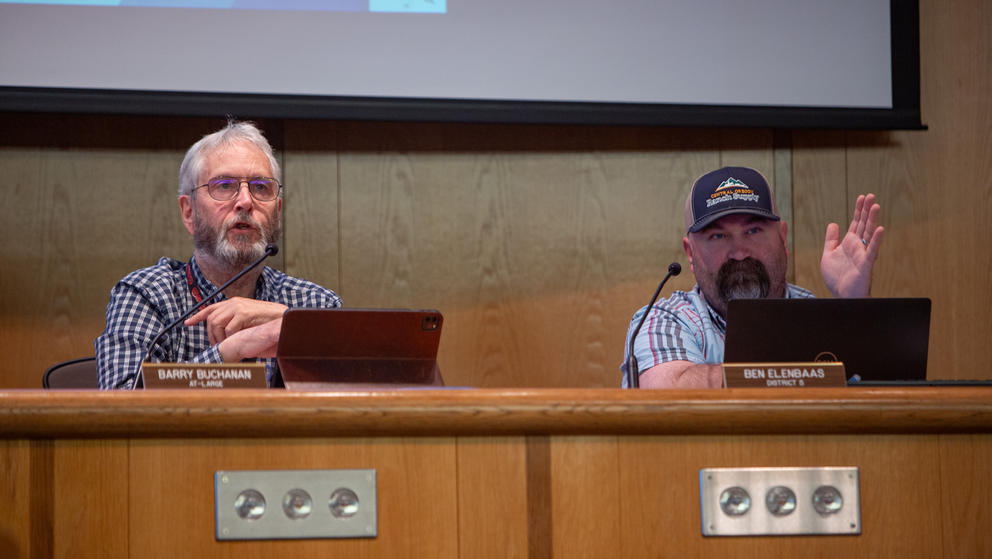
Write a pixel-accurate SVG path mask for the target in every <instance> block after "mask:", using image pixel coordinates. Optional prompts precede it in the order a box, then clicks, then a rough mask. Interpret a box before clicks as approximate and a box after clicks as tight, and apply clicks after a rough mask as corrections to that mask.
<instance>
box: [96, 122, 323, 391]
mask: <svg viewBox="0 0 992 559" xmlns="http://www.w3.org/2000/svg"><path fill="white" fill-rule="evenodd" d="M280 178H281V177H280V172H279V164H278V162H277V161H276V159H275V157H274V156H273V154H272V147H271V146H270V145H269V142H268V141H267V140H266V139H265V137H264V136H263V135H262V133H261V131H259V130H258V128H256V127H255V126H254V125H253V124H252V123H250V122H234V121H232V122H229V123H228V125H227V126H226V127H225V128H223V129H221V130H219V131H217V132H215V133H213V134H209V135H207V136H204V137H203V138H202V139H201V140H200V141H198V142H197V143H196V144H194V145H193V147H191V148H190V149H189V151H188V152H186V157H185V158H184V159H183V162H182V165H181V166H180V168H179V211H180V214H181V216H182V220H183V225H185V226H186V229H187V230H188V231H189V232H190V235H192V236H193V256H192V258H190V260H189V262H179V261H176V260H173V259H171V258H161V259H160V260H159V261H158V262H157V263H156V264H155V265H154V266H151V267H149V268H144V269H141V270H138V271H135V272H132V273H131V274H129V275H128V276H126V277H125V278H124V279H122V280H121V281H119V282H118V283H117V285H116V286H114V288H113V289H112V290H111V293H110V303H109V304H108V305H107V326H106V329H105V330H104V332H103V334H101V335H100V337H98V338H97V339H96V344H95V345H96V358H97V367H98V370H99V380H100V388H103V389H114V388H125V389H127V388H133V387H134V383H135V382H137V380H138V371H139V366H140V363H141V360H142V358H143V357H144V355H145V353H146V352H147V351H148V350H149V345H150V344H151V343H152V340H153V338H155V336H156V335H157V334H158V333H159V332H160V331H161V330H162V329H163V328H164V327H165V326H166V325H168V324H170V323H171V322H173V321H174V320H176V319H178V318H179V317H180V316H182V315H183V313H185V312H186V311H188V310H189V309H190V308H191V307H192V306H193V305H195V304H196V303H197V302H198V301H200V300H202V298H203V297H205V296H207V295H208V294H210V293H213V291H214V290H215V289H216V288H217V286H220V285H223V284H224V283H225V282H227V281H228V280H229V279H231V278H233V277H234V276H235V275H237V273H238V272H240V271H241V270H242V269H244V268H245V267H247V266H248V265H250V264H251V263H252V262H254V261H255V260H257V259H258V258H260V257H261V256H262V255H263V254H264V253H265V248H266V245H268V244H269V243H274V242H277V241H278V239H279V233H280V230H281V217H282V186H281V184H280ZM214 301H215V302H213V303H209V304H208V305H206V306H205V307H203V308H202V309H200V310H199V311H198V312H196V313H195V314H193V315H192V316H191V317H190V318H188V319H187V320H186V321H185V322H184V323H183V325H181V326H178V327H177V328H176V329H175V330H173V331H172V332H170V333H169V334H168V335H167V336H166V337H164V338H163V339H162V340H161V341H160V342H159V343H157V344H156V345H155V347H154V348H151V356H150V360H151V361H158V362H191V363H221V362H237V361H241V360H244V359H252V358H265V361H266V365H267V370H268V375H267V376H268V379H269V384H270V386H279V385H281V379H280V378H279V375H278V369H277V367H276V366H275V359H274V356H275V351H276V345H277V344H278V341H279V332H280V329H281V326H282V315H283V312H285V311H286V309H288V308H291V307H294V308H295V307H310V308H333V307H340V306H341V299H340V297H338V296H337V294H335V293H334V292H333V291H331V290H329V289H325V288H323V287H321V286H319V285H316V284H314V283H311V282H309V281H306V280H302V279H299V278H294V277H291V276H288V275H286V274H284V273H282V272H279V271H278V270H275V269H273V268H269V267H267V266H266V267H261V266H259V267H256V268H254V269H252V270H251V271H249V272H248V273H247V274H245V275H244V276H242V277H241V278H240V279H238V280H237V281H236V282H234V283H233V284H231V286H230V287H228V288H227V289H225V290H224V293H223V294H221V295H218V296H217V297H216V298H215V300H214Z"/></svg>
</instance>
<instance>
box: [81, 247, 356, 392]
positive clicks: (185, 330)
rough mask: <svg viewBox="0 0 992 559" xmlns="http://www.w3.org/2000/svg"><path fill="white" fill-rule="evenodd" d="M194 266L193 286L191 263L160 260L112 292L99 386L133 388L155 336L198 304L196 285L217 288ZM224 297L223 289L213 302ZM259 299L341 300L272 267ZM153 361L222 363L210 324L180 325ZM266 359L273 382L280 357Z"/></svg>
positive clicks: (324, 304)
mask: <svg viewBox="0 0 992 559" xmlns="http://www.w3.org/2000/svg"><path fill="white" fill-rule="evenodd" d="M189 268H190V272H191V274H192V278H193V280H192V281H193V285H192V286H191V285H190V283H189V281H188V280H187V276H186V263H184V262H179V261H177V260H173V259H171V258H161V259H159V261H158V262H157V263H156V264H155V265H154V266H151V267H149V268H143V269H141V270H137V271H135V272H132V273H130V274H128V275H127V276H126V277H125V278H124V279H122V280H120V281H119V282H117V285H115V286H114V288H113V289H112V290H111V291H110V303H109V304H108V305H107V327H106V329H105V330H104V331H103V334H101V335H100V337H98V338H97V339H96V342H95V346H96V362H97V369H98V370H99V378H100V388H102V389H113V388H124V389H128V388H132V387H133V385H134V383H135V381H136V380H137V376H138V367H139V364H140V362H141V359H142V357H144V355H145V352H146V351H148V345H149V344H150V343H151V342H152V339H153V338H154V337H155V336H156V335H157V334H158V333H159V332H160V331H161V330H162V329H163V328H165V326H166V325H168V324H170V323H171V322H172V321H174V320H176V319H177V318H179V317H180V316H182V315H183V313H185V312H186V311H188V310H189V309H190V308H191V307H192V306H193V305H195V304H196V299H195V298H194V296H193V291H194V289H193V287H195V288H196V289H197V290H199V292H200V293H202V294H203V295H204V296H206V295H209V294H210V293H213V292H214V290H215V289H216V286H214V285H213V284H212V283H210V282H209V281H208V280H207V278H206V277H204V276H203V273H202V272H201V271H200V267H199V266H198V265H197V264H196V259H195V258H191V259H190V266H189ZM224 299H225V296H224V294H223V293H221V294H219V295H218V296H217V297H215V298H214V301H222V300H224ZM255 299H259V300H261V301H269V302H273V303H282V304H283V305H286V306H287V307H290V308H298V307H306V308H334V307H340V306H341V298H340V297H338V295H337V294H336V293H334V292H333V291H331V290H329V289H325V288H323V287H321V286H319V285H317V284H315V283H312V282H309V281H306V280H302V279H299V278H294V277H292V276H288V275H286V274H284V273H282V272H280V271H278V270H275V269H273V268H269V267H268V266H266V267H265V268H263V269H262V274H261V275H260V276H259V279H258V284H257V286H256V287H255ZM150 360H151V361H156V362H170V363H183V362H186V363H220V362H221V361H222V359H221V355H220V351H218V350H217V346H216V345H211V344H210V340H209V337H208V334H207V325H206V322H201V323H199V324H196V325H193V326H184V325H182V324H180V325H178V326H177V327H176V328H174V329H173V330H172V331H171V332H169V333H168V334H166V335H165V336H163V337H162V339H161V340H160V341H159V343H158V344H156V346H155V348H154V349H153V350H152V353H151V356H150ZM262 361H264V362H265V364H266V370H267V372H268V373H267V377H268V379H269V382H270V384H271V383H272V381H273V377H274V376H275V375H276V373H277V367H276V362H275V361H276V360H275V359H274V358H269V359H264V360H262Z"/></svg>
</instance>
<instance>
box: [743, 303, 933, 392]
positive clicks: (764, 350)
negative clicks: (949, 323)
mask: <svg viewBox="0 0 992 559" xmlns="http://www.w3.org/2000/svg"><path fill="white" fill-rule="evenodd" d="M929 341H930V299H926V298H908V299H895V298H890V299H883V298H872V299H738V300H733V301H730V303H729V305H728V306H727V338H726V349H725V351H724V362H726V363H776V362H787V361H840V362H842V363H844V369H845V372H846V374H847V378H848V380H849V382H851V383H852V384H853V383H854V382H862V383H863V384H870V383H878V384H900V383H905V384H917V383H922V382H924V381H926V377H927V347H928V345H929Z"/></svg>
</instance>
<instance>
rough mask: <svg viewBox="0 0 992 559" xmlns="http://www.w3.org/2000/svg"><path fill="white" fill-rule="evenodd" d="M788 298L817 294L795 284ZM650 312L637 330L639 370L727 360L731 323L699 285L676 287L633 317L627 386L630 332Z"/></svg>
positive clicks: (624, 381)
mask: <svg viewBox="0 0 992 559" xmlns="http://www.w3.org/2000/svg"><path fill="white" fill-rule="evenodd" d="M785 296H786V298H790V299H793V298H809V297H813V296H814V295H813V294H812V293H810V292H809V291H807V290H806V289H803V288H802V287H798V286H795V285H792V284H788V285H787V287H786V291H785ZM646 312H647V313H649V314H648V317H647V319H645V321H644V326H641V330H640V332H638V333H637V340H636V341H635V342H634V356H635V357H636V358H637V368H638V372H639V373H643V372H644V371H646V370H648V369H650V368H651V367H654V366H655V365H659V364H661V363H667V362H669V361H689V362H691V363H697V364H720V363H723V350H724V340H725V338H726V334H727V323H726V321H725V320H724V318H723V317H722V316H720V315H719V314H717V312H716V311H715V310H713V307H711V306H710V305H709V303H707V302H706V299H705V298H703V295H702V293H701V292H700V291H699V286H698V285H697V286H696V287H694V288H693V289H692V291H689V292H685V291H676V292H674V293H672V295H671V296H670V297H669V298H667V299H663V300H661V301H658V302H656V303H655V304H654V305H653V306H652V307H651V309H650V310H649V309H648V308H647V307H642V308H641V309H640V310H638V311H637V312H636V313H634V317H633V318H632V319H631V321H630V326H629V327H628V328H627V337H626V343H624V360H623V363H621V364H620V372H621V385H622V386H624V387H626V386H627V361H628V357H629V353H628V352H629V349H630V336H631V334H632V333H633V331H634V328H636V327H637V323H638V322H640V320H641V317H642V316H644V313H646Z"/></svg>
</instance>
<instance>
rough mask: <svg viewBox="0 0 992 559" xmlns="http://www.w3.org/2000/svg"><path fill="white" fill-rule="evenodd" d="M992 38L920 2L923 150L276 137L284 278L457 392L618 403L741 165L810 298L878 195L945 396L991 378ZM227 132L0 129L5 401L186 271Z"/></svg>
mask: <svg viewBox="0 0 992 559" xmlns="http://www.w3.org/2000/svg"><path fill="white" fill-rule="evenodd" d="M990 28H992V7H990V6H989V4H988V3H987V2H984V1H983V0H963V1H960V2H955V3H953V4H947V3H941V2H937V1H936V0H923V1H921V56H922V62H921V66H922V68H921V69H922V74H923V91H922V98H923V116H924V121H925V122H926V124H927V125H928V126H929V130H927V131H924V132H865V131H816V130H806V131H772V130H762V129H755V130H752V129H669V128H656V127H593V126H517V125H462V124H415V123H369V122H330V121H296V120H286V121H284V120H271V121H265V120H263V121H261V122H260V125H261V126H262V128H263V129H265V131H266V132H267V134H268V135H269V137H270V139H271V140H272V141H273V143H274V145H276V146H277V148H278V149H279V152H280V154H279V155H280V158H281V160H282V163H283V166H284V180H285V182H286V185H287V189H286V206H285V208H286V213H285V216H284V225H285V229H284V243H283V246H284V250H283V252H282V253H281V255H280V256H279V257H278V258H277V259H276V264H277V265H279V266H281V267H282V268H283V269H285V270H286V271H287V272H289V273H291V274H294V275H299V276H303V277H307V278H309V279H312V280H314V281H317V282H319V283H321V284H323V285H326V286H328V287H330V288H332V289H335V290H336V291H338V292H339V293H340V294H341V295H342V296H343V297H344V300H345V303H346V304H347V305H348V306H367V307H430V308H437V309H439V310H441V311H442V312H443V313H444V315H445V318H446V325H445V332H444V335H443V337H442V346H441V366H442V370H443V372H444V375H445V379H446V381H447V382H448V383H451V384H463V385H472V386H489V387H497V386H500V387H516V386H526V387H544V386H590V387H594V386H616V385H617V384H618V383H619V372H618V365H619V363H620V361H621V359H622V355H623V339H624V333H625V331H626V327H627V324H628V322H629V320H630V316H631V315H632V313H633V312H634V310H636V309H637V308H638V307H640V306H642V305H644V304H645V303H646V302H647V301H646V299H647V298H648V297H649V296H650V294H651V292H652V290H653V288H654V286H655V285H656V282H657V281H658V280H659V279H660V277H661V276H662V275H663V274H664V270H665V268H666V267H667V265H668V263H669V262H671V261H673V260H676V259H678V260H681V261H683V264H684V263H685V262H684V257H683V255H682V253H681V243H680V238H681V235H682V217H681V213H682V204H683V201H684V197H685V194H686V192H687V190H688V188H689V184H690V182H691V181H692V179H693V178H694V177H695V176H697V175H699V174H701V173H703V172H705V171H707V170H709V169H711V168H713V167H716V166H718V165H722V164H724V165H726V164H747V165H752V166H755V167H757V168H758V169H760V170H762V171H763V172H764V173H765V174H766V175H767V176H769V178H771V179H772V181H773V182H774V183H775V186H776V188H777V189H778V190H779V199H780V205H782V206H783V207H782V211H783V212H785V213H786V214H789V215H791V219H790V225H791V231H792V247H791V248H792V251H791V252H792V257H793V260H792V266H793V269H794V279H795V281H796V282H797V283H799V284H801V285H804V286H807V287H810V288H811V289H813V290H814V291H815V292H817V293H818V294H820V295H826V294H827V293H826V290H825V288H824V286H823V284H822V280H820V276H819V254H820V251H821V249H822V239H823V231H824V229H825V226H826V223H827V222H829V221H838V222H840V223H842V224H845V225H846V222H847V220H849V215H850V211H851V207H852V206H853V202H854V198H855V197H856V196H857V194H858V193H860V192H865V191H873V192H876V193H877V194H878V195H879V199H880V201H881V203H882V204H883V217H882V223H883V224H884V225H885V226H886V228H887V233H886V239H885V246H884V248H883V254H882V257H881V259H880V261H879V264H878V267H877V269H876V275H875V285H874V294H875V295H877V296H928V297H931V298H932V299H933V303H934V305H933V309H934V311H933V312H934V315H933V322H932V334H931V346H930V350H931V354H930V369H929V374H930V376H931V377H932V378H992V373H989V372H988V371H987V370H986V368H984V367H983V365H984V364H985V363H987V362H988V361H989V359H990V357H992V345H990V344H988V343H987V340H988V339H989V338H990V337H992V326H990V325H989V324H988V321H987V320H985V318H986V315H988V313H989V311H990V310H992V304H990V303H992V300H990V297H992V296H990V294H989V289H988V287H987V285H988V275H989V271H990V269H992V251H990V250H989V248H988V247H989V246H990V244H992V235H990V231H992V227H990V221H992V205H990V200H992V192H990V187H992V181H990V178H989V177H990V176H992V164H990V157H989V155H990V153H992V133H990V131H992V118H990V116H992V101H990V99H989V96H988V92H989V91H990V90H992V83H990V81H992V79H990V76H992V71H990V68H992V60H990V58H992V38H990V34H989V29H990ZM222 124H223V120H222V119H220V118H216V119H206V118H159V117H122V116H111V117H107V116H95V115H89V116H74V115H34V114H0V175H2V176H3V183H2V192H3V194H4V195H5V196H4V204H2V206H0V233H2V235H3V238H4V240H5V242H4V243H3V244H2V245H0V329H2V336H0V355H3V356H5V357H6V358H7V359H8V360H10V362H13V363H17V364H18V367H16V368H7V369H6V370H7V371H8V373H6V376H4V377H3V378H0V386H5V387H37V386H40V382H41V380H40V379H41V374H42V372H43V371H44V369H45V368H46V367H47V366H48V365H50V364H52V363H55V362H57V361H61V360H65V359H69V358H73V357H78V356H83V355H91V354H92V353H93V346H92V342H93V338H94V337H96V336H97V335H98V334H99V333H100V331H101V330H102V328H103V320H104V317H103V314H104V309H105V305H106V300H107V295H108V292H109V290H110V288H111V286H112V285H113V284H114V282H115V281H116V280H117V279H119V278H120V277H122V276H124V275H125V274H126V273H128V272H130V271H132V270H134V269H136V268H139V267H143V266H147V265H150V264H152V263H153V262H154V261H155V260H156V259H157V258H158V257H160V256H162V255H168V256H172V257H176V258H182V259H185V258H187V257H188V256H189V253H190V250H191V248H190V247H191V243H190V241H189V239H188V236H187V234H186V232H185V230H184V229H183V228H182V226H181V224H180V221H179V219H178V212H177V204H176V202H175V189H176V182H177V178H176V175H177V172H178V167H179V162H180V161H181V158H182V154H183V152H184V150H185V148H186V147H187V146H188V145H190V144H191V143H192V142H193V141H195V140H196V139H197V138H198V137H199V136H201V135H203V134H205V133H208V132H210V131H212V130H214V129H216V128H218V127H219V126H221V125H222ZM686 272H687V273H685V274H683V275H682V276H681V277H680V278H677V279H676V281H673V282H672V283H671V284H670V287H669V288H668V289H669V290H670V289H672V288H677V289H688V288H690V287H691V286H692V284H693V281H692V278H691V274H689V273H688V270H686ZM15 371H16V372H15Z"/></svg>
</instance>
